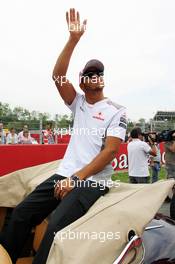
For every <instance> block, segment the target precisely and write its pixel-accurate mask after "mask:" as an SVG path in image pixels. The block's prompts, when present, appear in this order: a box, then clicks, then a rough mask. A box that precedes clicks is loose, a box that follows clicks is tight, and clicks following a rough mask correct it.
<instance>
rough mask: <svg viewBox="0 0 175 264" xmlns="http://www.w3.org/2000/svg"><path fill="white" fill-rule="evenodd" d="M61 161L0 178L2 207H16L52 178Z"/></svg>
mask: <svg viewBox="0 0 175 264" xmlns="http://www.w3.org/2000/svg"><path fill="white" fill-rule="evenodd" d="M60 161H61V160H56V161H52V162H48V163H44V164H41V165H37V166H32V167H29V168H25V169H22V170H18V171H14V172H12V173H9V174H6V175H4V176H1V177H0V206H2V207H15V206H16V205H17V204H18V203H20V202H21V201H22V200H23V199H24V198H25V196H26V195H27V194H29V193H30V192H31V191H32V190H33V189H34V188H35V187H36V186H37V185H38V184H40V183H41V182H42V181H44V180H46V179H47V178H49V177H50V176H52V175H53V174H54V173H55V172H56V170H57V168H58V165H59V163H60Z"/></svg>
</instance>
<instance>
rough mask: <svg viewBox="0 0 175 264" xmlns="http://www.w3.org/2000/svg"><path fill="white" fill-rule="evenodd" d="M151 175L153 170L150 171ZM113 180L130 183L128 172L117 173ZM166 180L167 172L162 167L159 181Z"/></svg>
mask: <svg viewBox="0 0 175 264" xmlns="http://www.w3.org/2000/svg"><path fill="white" fill-rule="evenodd" d="M150 175H151V170H150ZM112 179H113V180H114V181H115V180H120V181H121V182H129V181H128V172H127V171H118V172H116V173H115V174H114V175H113V176H112ZM163 179H166V170H165V168H164V167H161V170H160V172H159V180H163Z"/></svg>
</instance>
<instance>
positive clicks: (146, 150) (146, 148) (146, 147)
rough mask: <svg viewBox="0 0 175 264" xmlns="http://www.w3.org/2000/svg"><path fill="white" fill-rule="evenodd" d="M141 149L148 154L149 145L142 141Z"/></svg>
mask: <svg viewBox="0 0 175 264" xmlns="http://www.w3.org/2000/svg"><path fill="white" fill-rule="evenodd" d="M143 150H144V152H145V153H146V154H149V152H150V151H151V147H150V146H149V145H148V144H147V143H145V142H143Z"/></svg>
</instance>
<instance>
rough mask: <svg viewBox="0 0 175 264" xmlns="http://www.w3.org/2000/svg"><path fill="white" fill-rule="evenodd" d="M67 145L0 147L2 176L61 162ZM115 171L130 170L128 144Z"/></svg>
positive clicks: (121, 153) (120, 151)
mask: <svg viewBox="0 0 175 264" xmlns="http://www.w3.org/2000/svg"><path fill="white" fill-rule="evenodd" d="M66 148H67V144H53V145H0V176H3V175H5V174H8V173H10V172H13V171H16V170H20V169H24V168H27V167H31V166H35V165H39V164H43V163H47V162H50V161H54V160H59V159H62V158H63V157H64V153H65V151H66ZM160 150H161V156H162V163H165V152H164V146H163V143H161V144H160ZM112 165H113V168H114V170H124V169H127V168H128V155H127V144H121V147H120V150H119V153H118V154H117V155H116V158H115V159H114V161H113V162H112Z"/></svg>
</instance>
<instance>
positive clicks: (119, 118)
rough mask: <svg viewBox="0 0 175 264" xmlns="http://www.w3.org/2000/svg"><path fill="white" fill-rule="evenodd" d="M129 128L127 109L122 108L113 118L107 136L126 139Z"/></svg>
mask: <svg viewBox="0 0 175 264" xmlns="http://www.w3.org/2000/svg"><path fill="white" fill-rule="evenodd" d="M126 129H127V118H126V109H125V108H122V109H121V110H120V111H119V112H118V113H117V114H116V115H115V116H114V117H113V119H112V121H111V123H110V125H109V126H108V128H107V134H106V135H107V136H112V137H118V138H120V139H122V140H125V135H126Z"/></svg>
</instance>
